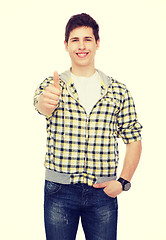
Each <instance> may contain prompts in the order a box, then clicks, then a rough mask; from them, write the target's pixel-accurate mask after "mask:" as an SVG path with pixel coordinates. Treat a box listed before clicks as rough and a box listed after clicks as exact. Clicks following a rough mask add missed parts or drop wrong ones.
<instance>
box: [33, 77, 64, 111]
mask: <svg viewBox="0 0 166 240" xmlns="http://www.w3.org/2000/svg"><path fill="white" fill-rule="evenodd" d="M60 95H61V87H60V85H59V75H58V72H54V84H51V85H49V86H48V87H47V88H46V89H45V91H44V92H43V94H42V95H41V96H40V97H39V100H38V104H37V108H38V110H39V112H40V113H41V114H43V115H45V116H49V115H51V114H52V113H53V111H54V110H55V108H56V107H57V104H58V102H59V98H60Z"/></svg>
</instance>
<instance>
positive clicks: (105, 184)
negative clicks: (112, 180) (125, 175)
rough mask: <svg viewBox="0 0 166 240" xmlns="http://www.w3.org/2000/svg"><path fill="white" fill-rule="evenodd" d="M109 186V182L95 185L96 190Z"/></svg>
mask: <svg viewBox="0 0 166 240" xmlns="http://www.w3.org/2000/svg"><path fill="white" fill-rule="evenodd" d="M107 185H108V182H103V183H95V184H93V187H94V188H105V187H106V186H107Z"/></svg>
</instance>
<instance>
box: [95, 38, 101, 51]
mask: <svg viewBox="0 0 166 240" xmlns="http://www.w3.org/2000/svg"><path fill="white" fill-rule="evenodd" d="M99 47H100V38H99V39H98V40H97V43H96V49H97V50H98V49H99Z"/></svg>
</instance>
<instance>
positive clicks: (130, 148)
mask: <svg viewBox="0 0 166 240" xmlns="http://www.w3.org/2000/svg"><path fill="white" fill-rule="evenodd" d="M141 151H142V143H141V141H136V142H132V143H129V144H127V145H126V154H125V159H124V165H123V169H122V172H121V174H120V177H122V178H124V179H126V180H128V181H131V179H132V177H133V175H134V172H135V170H136V168H137V166H138V163H139V160H140V156H141Z"/></svg>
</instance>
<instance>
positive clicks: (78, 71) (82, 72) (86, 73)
mask: <svg viewBox="0 0 166 240" xmlns="http://www.w3.org/2000/svg"><path fill="white" fill-rule="evenodd" d="M95 71H96V70H95V68H94V66H93V67H91V68H89V66H87V67H85V66H84V67H79V68H77V67H74V66H72V67H71V72H72V73H73V74H74V75H76V76H79V77H91V76H92V75H93V74H94V73H95Z"/></svg>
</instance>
